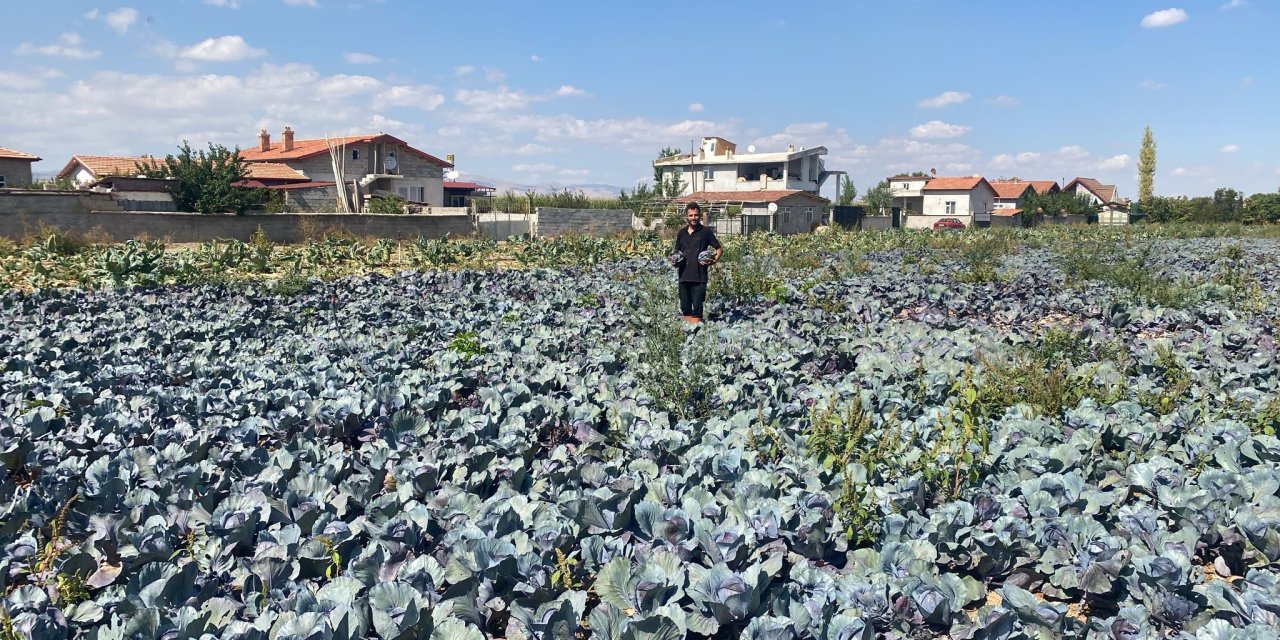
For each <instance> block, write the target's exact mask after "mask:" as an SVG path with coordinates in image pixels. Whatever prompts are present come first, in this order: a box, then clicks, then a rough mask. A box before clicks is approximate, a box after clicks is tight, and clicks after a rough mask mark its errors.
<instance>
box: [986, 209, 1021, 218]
mask: <svg viewBox="0 0 1280 640" xmlns="http://www.w3.org/2000/svg"><path fill="white" fill-rule="evenodd" d="M1019 213H1022V209H993V210H992V211H991V215H993V216H1016V215H1018V214H1019Z"/></svg>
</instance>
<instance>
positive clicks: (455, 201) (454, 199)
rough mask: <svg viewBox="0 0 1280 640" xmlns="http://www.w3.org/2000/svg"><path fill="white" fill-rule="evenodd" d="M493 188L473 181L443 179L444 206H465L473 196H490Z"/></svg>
mask: <svg viewBox="0 0 1280 640" xmlns="http://www.w3.org/2000/svg"><path fill="white" fill-rule="evenodd" d="M494 190H495V189H494V188H493V187H491V186H489V185H487V184H476V183H474V182H457V181H452V180H445V181H444V206H446V207H465V206H467V203H468V202H470V201H471V200H473V199H475V198H492V197H493V192H494Z"/></svg>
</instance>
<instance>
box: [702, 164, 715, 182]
mask: <svg viewBox="0 0 1280 640" xmlns="http://www.w3.org/2000/svg"><path fill="white" fill-rule="evenodd" d="M715 179H716V172H715V170H713V169H712V168H711V167H703V168H702V180H703V181H704V182H713V181H715Z"/></svg>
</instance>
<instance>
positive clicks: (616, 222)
mask: <svg viewBox="0 0 1280 640" xmlns="http://www.w3.org/2000/svg"><path fill="white" fill-rule="evenodd" d="M634 215H635V214H634V213H632V211H631V210H630V209H561V208H558V207H538V208H537V210H536V212H535V213H534V216H533V235H535V236H537V237H540V238H551V237H554V236H559V235H564V234H568V233H580V234H583V235H588V236H609V235H613V234H615V233H623V232H625V231H630V230H631V229H632V222H631V219H632V217H633V216H634Z"/></svg>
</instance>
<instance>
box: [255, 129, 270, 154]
mask: <svg viewBox="0 0 1280 640" xmlns="http://www.w3.org/2000/svg"><path fill="white" fill-rule="evenodd" d="M270 150H271V134H269V133H267V130H266V129H263V130H262V131H261V132H259V133H258V151H270Z"/></svg>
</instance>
